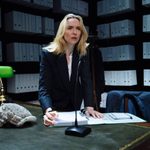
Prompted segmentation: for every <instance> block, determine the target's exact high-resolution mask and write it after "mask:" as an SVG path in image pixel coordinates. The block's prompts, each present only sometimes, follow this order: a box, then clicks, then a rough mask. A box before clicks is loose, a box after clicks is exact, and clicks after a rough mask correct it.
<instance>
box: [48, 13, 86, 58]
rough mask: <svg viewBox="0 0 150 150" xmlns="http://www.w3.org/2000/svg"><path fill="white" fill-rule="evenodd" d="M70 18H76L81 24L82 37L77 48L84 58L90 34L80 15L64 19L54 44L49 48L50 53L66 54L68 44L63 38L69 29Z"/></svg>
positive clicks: (71, 15)
mask: <svg viewBox="0 0 150 150" xmlns="http://www.w3.org/2000/svg"><path fill="white" fill-rule="evenodd" d="M70 18H76V19H78V20H79V22H80V26H81V37H80V40H79V42H78V43H77V44H76V48H77V50H78V51H79V54H80V56H83V55H85V54H86V52H87V51H86V48H87V46H88V43H87V42H86V41H87V38H88V33H87V31H86V28H85V26H84V23H83V19H82V17H81V16H79V15H75V14H68V15H66V16H65V17H64V18H63V20H62V21H61V22H60V24H59V28H58V31H57V34H56V36H55V38H54V40H53V42H51V43H50V44H49V45H48V47H47V48H48V50H49V51H52V52H54V53H55V54H64V53H65V47H66V42H65V40H64V38H63V37H64V33H65V30H66V27H67V20H68V19H70Z"/></svg>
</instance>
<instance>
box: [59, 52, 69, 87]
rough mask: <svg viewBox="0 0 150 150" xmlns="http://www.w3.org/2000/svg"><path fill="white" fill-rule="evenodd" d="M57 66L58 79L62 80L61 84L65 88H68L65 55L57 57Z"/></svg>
mask: <svg viewBox="0 0 150 150" xmlns="http://www.w3.org/2000/svg"><path fill="white" fill-rule="evenodd" d="M57 66H58V69H59V73H60V78H61V79H62V82H63V84H64V86H65V87H66V88H68V87H69V73H68V66H67V60H66V57H65V55H59V56H58V61H57Z"/></svg>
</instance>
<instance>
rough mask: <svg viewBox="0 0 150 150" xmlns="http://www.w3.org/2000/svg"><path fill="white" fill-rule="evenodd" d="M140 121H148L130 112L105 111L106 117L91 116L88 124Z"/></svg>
mask: <svg viewBox="0 0 150 150" xmlns="http://www.w3.org/2000/svg"><path fill="white" fill-rule="evenodd" d="M138 122H146V121H145V120H143V119H141V118H139V117H137V116H135V115H133V114H130V113H123V112H121V113H120V112H112V113H104V117H103V118H100V119H95V118H93V117H90V118H89V120H88V125H94V124H118V123H138Z"/></svg>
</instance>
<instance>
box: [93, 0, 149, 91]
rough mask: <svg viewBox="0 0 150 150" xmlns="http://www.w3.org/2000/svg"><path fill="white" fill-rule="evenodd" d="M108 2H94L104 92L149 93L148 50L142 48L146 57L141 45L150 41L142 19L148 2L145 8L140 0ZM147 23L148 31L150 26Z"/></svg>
mask: <svg viewBox="0 0 150 150" xmlns="http://www.w3.org/2000/svg"><path fill="white" fill-rule="evenodd" d="M143 1H144V0H143ZM111 2H112V3H111ZM111 2H110V1H109V0H99V1H97V6H98V7H97V18H98V19H97V23H96V24H97V31H98V36H99V42H98V44H99V48H100V50H101V52H102V54H103V60H104V69H105V84H106V86H105V90H106V91H109V90H114V89H118V90H142V91H144V90H146V91H150V88H149V86H150V77H148V76H150V74H149V70H150V66H149V65H148V63H150V59H149V56H148V55H149V52H150V47H148V46H145V47H146V48H147V50H145V51H146V53H147V54H145V53H144V50H143V43H144V42H149V38H150V34H149V29H147V30H148V31H146V32H145V33H144V32H143V26H144V23H143V16H144V15H147V14H150V7H149V5H148V4H150V2H148V1H147V5H146V6H143V5H142V0H139V1H136V0H124V1H121V0H116V1H111ZM145 7H147V8H145ZM147 18H148V19H149V16H148V17H147ZM149 22H150V21H149ZM149 22H148V21H147V28H149V27H150V23H149ZM145 30H146V29H145ZM131 47H132V48H131ZM143 53H144V55H146V56H145V57H146V59H144V57H143ZM147 57H148V58H147ZM145 69H146V70H145ZM144 70H145V73H146V75H144ZM129 72H130V73H129ZM145 76H146V78H147V79H146V78H145ZM144 83H146V84H145V85H144Z"/></svg>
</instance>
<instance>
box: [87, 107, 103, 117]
mask: <svg viewBox="0 0 150 150" xmlns="http://www.w3.org/2000/svg"><path fill="white" fill-rule="evenodd" d="M85 114H86V115H87V116H92V117H94V118H102V117H103V114H102V113H100V112H98V111H96V110H94V108H93V107H86V111H85Z"/></svg>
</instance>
